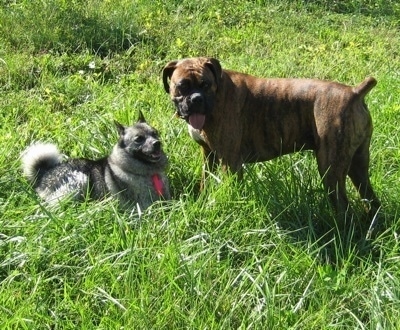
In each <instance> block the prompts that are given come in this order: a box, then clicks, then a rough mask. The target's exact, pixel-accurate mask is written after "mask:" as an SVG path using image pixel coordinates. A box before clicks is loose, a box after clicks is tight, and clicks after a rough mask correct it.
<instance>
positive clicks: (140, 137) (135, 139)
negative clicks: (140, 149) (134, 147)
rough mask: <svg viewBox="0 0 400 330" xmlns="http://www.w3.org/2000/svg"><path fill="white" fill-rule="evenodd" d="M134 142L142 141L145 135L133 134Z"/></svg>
mask: <svg viewBox="0 0 400 330" xmlns="http://www.w3.org/2000/svg"><path fill="white" fill-rule="evenodd" d="M133 140H134V141H135V142H136V143H142V142H144V140H145V137H144V136H143V135H137V136H135V138H134V139H133Z"/></svg>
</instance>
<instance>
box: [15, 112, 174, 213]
mask: <svg viewBox="0 0 400 330" xmlns="http://www.w3.org/2000/svg"><path fill="white" fill-rule="evenodd" d="M115 124H116V127H117V130H118V132H119V140H118V142H117V144H116V145H115V146H114V148H113V149H112V152H111V154H110V155H109V156H107V157H104V158H101V159H97V160H90V159H84V158H81V159H68V160H66V161H63V158H64V157H63V156H62V155H61V153H60V152H59V151H58V149H57V147H56V146H55V145H54V144H49V143H46V144H45V143H35V144H33V145H31V146H29V147H28V148H27V149H26V150H25V151H24V152H23V154H22V167H23V173H24V176H25V177H26V178H27V179H28V181H29V182H30V183H31V184H32V185H33V187H34V189H35V191H36V192H37V193H38V195H39V196H40V197H41V198H42V199H43V200H45V201H46V202H48V203H49V204H53V205H54V204H58V202H59V201H60V200H62V199H65V198H67V197H70V198H72V199H74V200H83V199H84V198H85V197H86V196H88V197H90V198H91V199H102V198H104V197H106V196H108V195H112V196H115V197H116V198H118V200H119V202H120V205H121V207H122V208H123V209H130V208H133V207H135V206H137V205H138V206H139V207H140V209H141V210H144V209H146V208H147V207H149V206H150V205H151V204H152V203H153V202H154V201H156V200H160V199H169V198H170V192H169V184H168V179H167V176H166V175H165V169H166V167H167V163H168V161H167V157H166V155H165V153H164V152H163V150H162V148H161V142H160V139H159V136H158V133H157V131H156V130H155V129H154V128H153V127H151V126H150V125H148V124H147V123H146V120H145V118H144V116H143V114H142V113H141V112H140V113H139V119H138V121H137V123H135V124H134V125H133V126H129V127H125V126H123V125H121V124H119V123H117V122H115Z"/></svg>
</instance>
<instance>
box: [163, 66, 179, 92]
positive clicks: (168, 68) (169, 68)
mask: <svg viewBox="0 0 400 330" xmlns="http://www.w3.org/2000/svg"><path fill="white" fill-rule="evenodd" d="M177 63H178V61H171V62H169V63H167V65H166V66H165V67H164V69H163V74H162V76H163V83H164V89H165V91H166V92H167V93H169V84H168V79H170V78H171V76H172V73H173V72H174V70H175V69H176V64H177Z"/></svg>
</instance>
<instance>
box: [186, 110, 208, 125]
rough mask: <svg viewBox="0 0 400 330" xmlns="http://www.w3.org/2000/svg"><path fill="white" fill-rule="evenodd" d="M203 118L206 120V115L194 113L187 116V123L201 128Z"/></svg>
mask: <svg viewBox="0 0 400 330" xmlns="http://www.w3.org/2000/svg"><path fill="white" fill-rule="evenodd" d="M205 120H206V116H205V115H202V114H199V113H195V114H193V115H190V116H189V124H190V126H192V127H193V128H195V129H202V128H203V126H204V122H205Z"/></svg>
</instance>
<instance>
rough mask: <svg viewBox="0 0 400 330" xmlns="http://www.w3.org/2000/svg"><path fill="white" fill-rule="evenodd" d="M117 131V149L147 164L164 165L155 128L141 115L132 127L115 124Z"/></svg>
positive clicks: (163, 157)
mask: <svg viewBox="0 0 400 330" xmlns="http://www.w3.org/2000/svg"><path fill="white" fill-rule="evenodd" d="M115 125H116V127H117V129H118V133H119V140H118V147H119V148H120V149H121V150H123V151H124V153H126V154H128V155H129V156H130V157H132V158H135V159H138V160H140V161H142V162H145V163H149V164H159V165H165V164H166V161H167V159H166V156H165V154H164V152H163V150H162V148H161V141H160V138H159V135H158V132H157V130H156V129H155V128H153V127H151V126H150V125H149V124H147V123H146V120H145V118H144V116H143V113H142V112H141V111H139V119H138V121H137V122H136V123H135V124H134V125H133V126H129V127H125V126H123V125H121V124H120V123H118V122H115Z"/></svg>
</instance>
